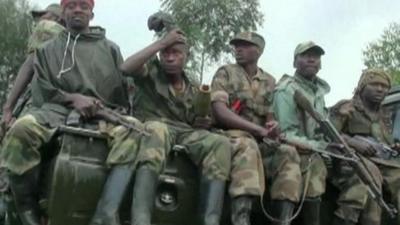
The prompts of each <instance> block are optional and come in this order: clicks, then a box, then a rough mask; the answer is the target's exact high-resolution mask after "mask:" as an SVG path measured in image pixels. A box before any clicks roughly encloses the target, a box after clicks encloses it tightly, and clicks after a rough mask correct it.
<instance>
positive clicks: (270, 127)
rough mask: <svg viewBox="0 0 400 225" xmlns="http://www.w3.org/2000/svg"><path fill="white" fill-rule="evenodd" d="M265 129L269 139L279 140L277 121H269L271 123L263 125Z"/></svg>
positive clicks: (279, 132)
mask: <svg viewBox="0 0 400 225" xmlns="http://www.w3.org/2000/svg"><path fill="white" fill-rule="evenodd" d="M265 128H267V131H268V137H269V138H271V139H274V140H277V139H279V136H280V135H281V131H280V128H279V123H278V121H276V120H271V121H269V122H267V123H265Z"/></svg>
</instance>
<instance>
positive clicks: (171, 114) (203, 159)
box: [133, 59, 231, 180]
mask: <svg viewBox="0 0 400 225" xmlns="http://www.w3.org/2000/svg"><path fill="white" fill-rule="evenodd" d="M134 79H135V84H136V88H137V92H136V94H135V100H134V103H133V105H135V112H134V114H135V116H136V117H137V118H139V119H140V120H143V121H146V122H148V123H153V122H151V121H160V122H163V123H165V124H167V127H168V131H167V133H166V143H165V146H166V148H165V150H164V151H158V152H157V151H153V152H149V151H146V152H143V155H144V156H143V157H144V158H147V162H148V167H149V168H150V169H152V170H154V171H156V172H157V173H160V172H161V171H162V169H163V168H164V166H165V161H166V157H167V156H168V153H169V151H170V150H171V147H172V146H173V145H176V144H178V145H183V146H185V147H186V150H185V151H186V153H187V155H188V156H189V158H191V160H192V161H193V162H194V163H195V164H196V165H197V166H199V167H200V168H201V169H202V175H205V176H206V177H207V178H209V179H217V180H227V179H228V175H229V170H230V154H231V149H230V148H231V145H230V143H229V140H228V139H227V138H225V137H223V136H221V135H218V134H215V133H211V132H209V131H207V130H203V129H194V128H192V126H191V124H192V123H193V121H194V119H195V114H194V111H193V109H194V106H193V99H194V97H195V95H196V93H197V92H198V87H197V86H195V85H194V84H192V83H191V82H190V81H189V79H187V76H186V75H185V76H184V84H185V85H184V86H185V87H184V91H183V92H182V93H179V92H176V91H175V90H174V89H173V88H172V87H171V86H170V85H169V84H168V81H167V78H166V75H165V74H164V72H163V70H162V69H161V67H160V65H159V61H158V60H157V59H154V60H151V61H150V62H149V63H148V64H146V66H145V71H143V72H142V74H138V75H136V76H135V78H134ZM142 145H144V146H148V148H150V147H151V146H152V143H150V142H149V143H143V142H142Z"/></svg>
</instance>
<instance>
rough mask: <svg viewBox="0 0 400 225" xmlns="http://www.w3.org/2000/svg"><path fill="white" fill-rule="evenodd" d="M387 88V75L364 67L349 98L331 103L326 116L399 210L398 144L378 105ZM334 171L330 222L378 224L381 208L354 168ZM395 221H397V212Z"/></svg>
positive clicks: (343, 167)
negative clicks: (334, 192) (334, 205)
mask: <svg viewBox="0 0 400 225" xmlns="http://www.w3.org/2000/svg"><path fill="white" fill-rule="evenodd" d="M390 87H391V79H390V76H389V75H388V74H387V73H386V72H384V71H383V70H381V69H367V70H364V71H363V73H362V75H361V78H360V80H359V83H358V86H357V88H356V90H355V93H354V96H353V98H352V99H351V100H342V101H340V102H338V103H337V104H336V105H335V106H333V107H332V108H331V112H330V114H331V115H330V119H331V121H332V123H333V124H334V125H335V127H336V128H337V129H338V130H339V131H340V132H342V134H343V135H345V139H346V141H347V143H348V144H349V146H350V147H352V148H353V149H354V150H355V151H356V152H357V154H358V155H359V156H360V158H361V160H362V161H363V162H364V163H365V164H366V165H368V168H369V171H370V172H371V173H372V174H373V175H374V178H375V179H374V182H375V183H376V184H377V186H378V187H382V186H383V189H384V190H387V191H388V193H389V196H390V200H389V201H390V202H391V203H392V204H395V206H396V208H397V210H399V206H400V160H399V158H398V151H399V150H400V145H399V144H398V143H396V144H395V143H394V140H393V137H392V136H391V134H390V127H389V124H390V122H389V121H390V118H388V117H389V114H388V113H385V111H384V110H383V109H382V107H381V103H382V101H383V99H384V98H385V96H386V94H387V93H388V91H389V89H390ZM384 145H387V146H386V147H385V146H384ZM393 153H394V154H393ZM396 153H397V154H396ZM334 171H335V173H334V176H333V183H334V184H335V185H337V186H338V187H339V190H340V196H339V198H338V201H337V203H338V206H339V207H338V209H337V210H336V211H335V219H334V222H333V224H334V225H337V224H348V225H352V224H368V225H372V224H377V225H378V224H381V208H380V207H379V205H378V203H377V202H375V201H374V200H372V198H371V197H370V195H369V193H368V189H367V187H366V186H365V184H363V183H362V182H361V181H360V179H359V178H358V177H357V176H356V174H355V173H354V171H353V170H351V169H349V167H348V165H346V164H337V169H335V170H334ZM396 222H397V224H400V216H398V215H397V219H396Z"/></svg>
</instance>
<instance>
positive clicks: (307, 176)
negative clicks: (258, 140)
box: [260, 144, 327, 203]
mask: <svg viewBox="0 0 400 225" xmlns="http://www.w3.org/2000/svg"><path fill="white" fill-rule="evenodd" d="M260 148H261V149H262V151H263V152H264V154H263V157H264V166H265V168H267V169H266V170H267V171H268V173H267V177H268V181H269V182H270V195H271V199H272V200H289V201H291V202H296V203H297V202H300V199H301V196H302V194H303V191H304V190H305V186H307V190H306V193H305V196H306V198H316V197H319V196H321V195H322V194H323V193H324V192H325V187H326V185H325V182H326V177H327V169H326V166H325V162H324V160H323V159H322V158H321V157H320V156H319V155H318V154H300V153H299V152H298V151H297V150H296V148H294V147H292V146H289V145H284V144H282V145H279V146H278V147H276V146H267V145H265V144H262V146H260ZM306 182H308V183H307V184H306Z"/></svg>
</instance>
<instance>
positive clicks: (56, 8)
mask: <svg viewBox="0 0 400 225" xmlns="http://www.w3.org/2000/svg"><path fill="white" fill-rule="evenodd" d="M47 12H51V13H53V14H54V15H56V16H58V17H61V7H60V5H59V4H57V3H53V4H50V5H48V6H47V7H46V9H44V10H32V11H31V14H32V17H33V18H35V19H36V18H39V17H41V16H43V15H44V14H46V13H47Z"/></svg>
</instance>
